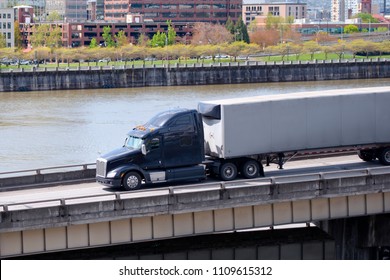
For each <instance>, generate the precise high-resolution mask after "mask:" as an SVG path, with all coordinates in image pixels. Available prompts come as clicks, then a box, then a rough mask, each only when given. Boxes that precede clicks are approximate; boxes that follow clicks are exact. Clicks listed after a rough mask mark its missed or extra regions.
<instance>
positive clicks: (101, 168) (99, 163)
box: [96, 158, 107, 177]
mask: <svg viewBox="0 0 390 280" xmlns="http://www.w3.org/2000/svg"><path fill="white" fill-rule="evenodd" d="M106 170H107V160H105V159H102V158H98V159H97V160H96V176H100V177H106Z"/></svg>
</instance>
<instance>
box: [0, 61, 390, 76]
mask: <svg viewBox="0 0 390 280" xmlns="http://www.w3.org/2000/svg"><path fill="white" fill-rule="evenodd" d="M387 61H390V59H387V58H376V59H373V58H368V59H337V60H334V59H333V60H312V61H251V60H245V61H237V62H218V59H216V62H212V63H189V64H187V63H184V64H181V63H180V64H179V63H175V64H139V65H134V64H132V65H119V66H115V65H112V66H111V65H109V66H80V67H45V66H44V64H43V65H41V66H40V67H31V68H18V69H0V73H29V72H30V73H33V72H65V71H91V70H127V69H145V68H148V69H150V68H167V69H174V68H202V67H240V66H267V65H268V66H269V65H302V64H319V63H367V62H387Z"/></svg>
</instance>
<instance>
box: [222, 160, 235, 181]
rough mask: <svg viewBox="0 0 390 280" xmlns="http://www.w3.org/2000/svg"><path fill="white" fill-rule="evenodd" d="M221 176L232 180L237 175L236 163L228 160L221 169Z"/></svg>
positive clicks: (223, 178) (224, 179) (225, 179)
mask: <svg viewBox="0 0 390 280" xmlns="http://www.w3.org/2000/svg"><path fill="white" fill-rule="evenodd" d="M219 177H220V178H221V179H222V180H223V181H232V180H234V179H236V177H237V167H236V165H235V164H234V163H231V162H226V163H224V164H222V165H221V168H220V169H219Z"/></svg>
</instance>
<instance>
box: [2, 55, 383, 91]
mask: <svg viewBox="0 0 390 280" xmlns="http://www.w3.org/2000/svg"><path fill="white" fill-rule="evenodd" d="M389 77H390V61H387V60H376V61H371V60H370V61H356V60H353V61H342V62H339V61H336V62H334V61H321V62H316V63H313V62H311V63H299V62H294V63H286V64H285V63H279V64H274V63H268V64H264V63H261V64H259V63H256V62H255V63H253V62H251V63H249V62H247V63H238V64H237V63H234V64H230V63H224V64H216V65H215V64H214V65H213V64H211V65H201V64H193V65H184V66H183V65H181V66H169V67H167V66H164V67H163V66H159V67H157V66H152V67H141V68H133V67H130V68H124V67H121V68H120V69H119V68H114V67H111V68H101V67H100V68H96V69H93V68H91V67H88V68H85V69H70V70H50V71H49V70H48V69H44V68H39V69H35V70H34V71H27V70H21V71H10V72H2V73H0V91H41V90H66V89H95V88H126V87H146V86H176V85H177V86H183V85H211V84H239V83H260V82H292V81H322V80H341V79H373V78H389Z"/></svg>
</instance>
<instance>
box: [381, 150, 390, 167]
mask: <svg viewBox="0 0 390 280" xmlns="http://www.w3.org/2000/svg"><path fill="white" fill-rule="evenodd" d="M379 161H380V163H381V164H383V165H390V147H389V148H384V149H383V150H382V151H381V152H380V154H379Z"/></svg>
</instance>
